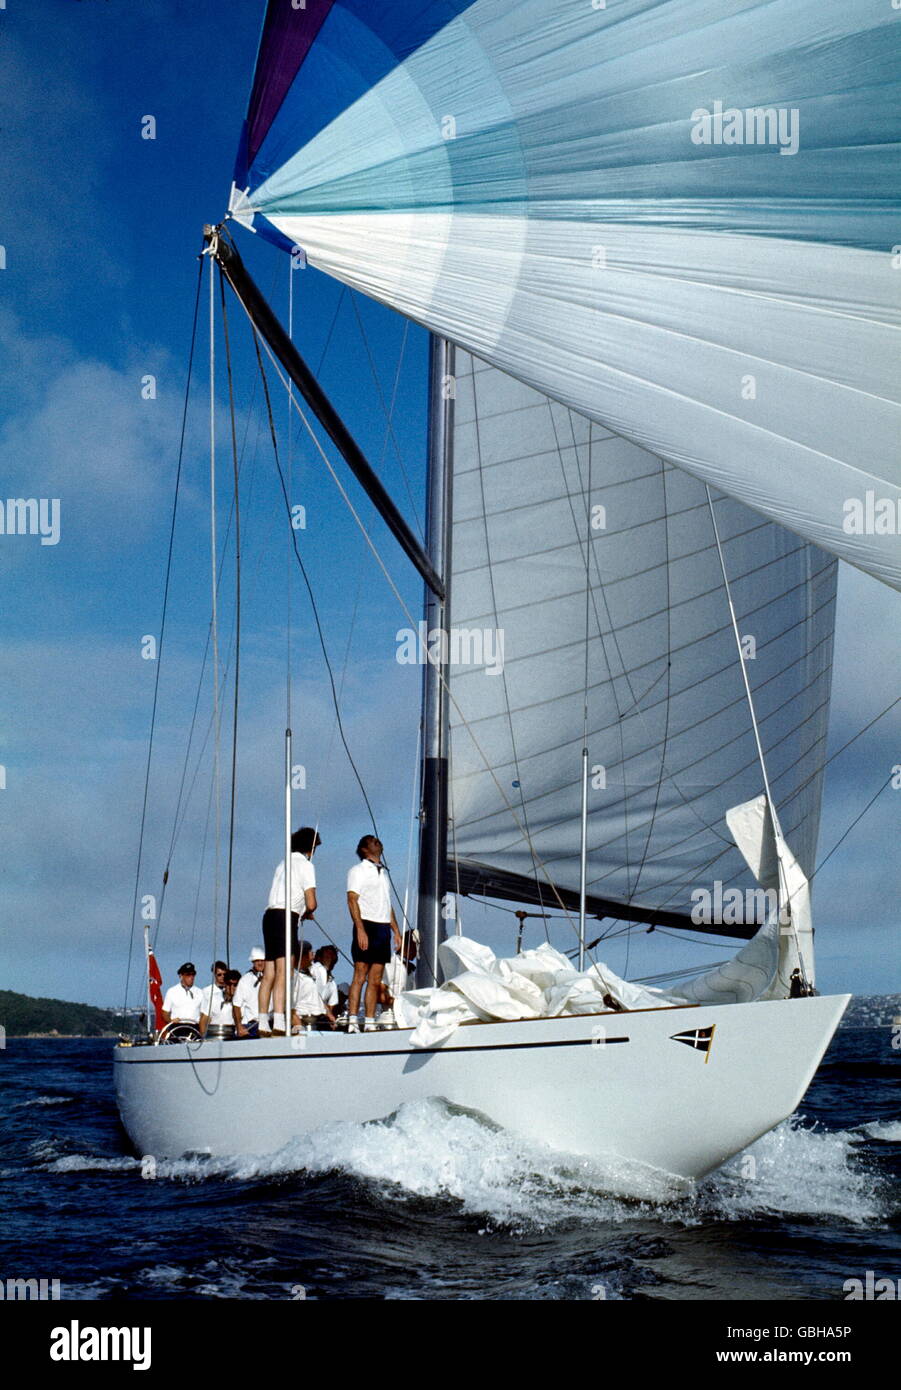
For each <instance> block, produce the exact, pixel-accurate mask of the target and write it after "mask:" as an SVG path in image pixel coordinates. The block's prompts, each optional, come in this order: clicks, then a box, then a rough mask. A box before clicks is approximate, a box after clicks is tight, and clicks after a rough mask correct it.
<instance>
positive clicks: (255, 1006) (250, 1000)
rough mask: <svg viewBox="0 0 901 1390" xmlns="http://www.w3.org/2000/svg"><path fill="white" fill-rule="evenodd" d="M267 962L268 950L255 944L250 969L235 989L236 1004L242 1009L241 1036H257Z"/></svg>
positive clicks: (251, 954) (239, 1029)
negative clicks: (262, 984) (261, 989)
mask: <svg viewBox="0 0 901 1390" xmlns="http://www.w3.org/2000/svg"><path fill="white" fill-rule="evenodd" d="M265 964H266V952H265V951H264V950H263V948H262V946H254V948H253V950H252V951H251V953H250V969H249V970H245V972H244V974H243V975H242V976H241V979H240V981H239V982H238V988H237V989H236V990H235V998H234V1004H235V1008H236V1009H240V1011H241V1020H240V1022H239V1024H238V1037H239V1038H255V1037H256V1036H257V1026H258V1024H259V1018H260V982H261V981H262V978H263V969H264V967H265Z"/></svg>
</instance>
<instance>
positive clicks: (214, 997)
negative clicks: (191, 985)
mask: <svg viewBox="0 0 901 1390" xmlns="http://www.w3.org/2000/svg"><path fill="white" fill-rule="evenodd" d="M221 1003H222V990H221V989H220V987H219V985H207V987H206V989H202V990H201V991H200V1012H201V1013H202V1014H206V1016H207V1018H208V1019H209V1020H210V1023H218V1022H219V1019H214V1018H213V1013H214V1011H215V1010H216V1009H217V1008H218V1007H219V1005H220V1004H221ZM231 1021H232V1020H231V1015H229V1018H228V1022H229V1023H231Z"/></svg>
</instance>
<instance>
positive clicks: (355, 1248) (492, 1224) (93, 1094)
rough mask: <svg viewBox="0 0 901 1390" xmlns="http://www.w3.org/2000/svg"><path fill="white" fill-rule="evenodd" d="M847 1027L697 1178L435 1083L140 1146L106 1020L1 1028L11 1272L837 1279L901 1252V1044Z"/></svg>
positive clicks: (147, 1287)
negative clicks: (148, 1167)
mask: <svg viewBox="0 0 901 1390" xmlns="http://www.w3.org/2000/svg"><path fill="white" fill-rule="evenodd" d="M891 1043H892V1034H891V1030H890V1029H889V1028H881V1029H875V1028H874V1029H842V1030H841V1031H840V1032H839V1033H838V1034H837V1036H836V1038H835V1041H834V1042H833V1044H832V1047H831V1048H830V1051H829V1053H828V1054H827V1056H826V1058H825V1059H824V1062H823V1065H822V1066H821V1068H820V1070H819V1073H818V1074H817V1076H816V1078H815V1080H814V1082H813V1084H812V1086H811V1088H810V1091H809V1092H808V1095H807V1097H806V1099H805V1101H804V1104H803V1106H802V1108H801V1110H800V1111H799V1113H798V1114H797V1115H795V1116H794V1117H793V1118H792V1119H791V1120H790V1121H788V1122H786V1123H784V1124H783V1125H781V1126H780V1127H779V1129H777V1130H775V1131H774V1132H773V1133H772V1134H770V1135H767V1136H766V1137H765V1138H763V1139H761V1140H759V1141H758V1142H757V1143H756V1144H755V1145H753V1147H752V1148H751V1149H749V1150H748V1151H747V1152H746V1153H745V1154H744V1155H741V1156H739V1157H738V1158H736V1159H734V1160H733V1161H732V1162H731V1163H729V1164H728V1165H727V1166H726V1167H725V1168H724V1169H722V1170H720V1171H719V1172H718V1173H716V1174H715V1175H712V1176H710V1177H708V1178H707V1179H705V1180H704V1181H702V1182H701V1183H699V1184H698V1185H697V1187H696V1188H695V1189H694V1190H693V1191H691V1192H689V1193H688V1194H687V1195H683V1196H679V1197H676V1198H673V1197H669V1198H660V1197H659V1196H657V1197H655V1196H654V1195H653V1194H647V1195H643V1194H642V1193H641V1191H640V1190H638V1191H637V1192H633V1194H632V1195H630V1196H623V1194H622V1190H621V1189H620V1190H617V1191H613V1190H611V1189H610V1186H609V1184H608V1183H607V1182H606V1181H605V1179H604V1176H603V1174H602V1173H601V1172H600V1171H598V1172H597V1173H594V1172H593V1171H592V1170H591V1168H590V1167H586V1165H585V1163H584V1162H583V1161H574V1160H567V1158H566V1156H565V1155H559V1156H555V1155H551V1154H549V1151H547V1150H545V1149H538V1148H536V1147H533V1146H532V1145H531V1144H529V1143H526V1142H524V1141H523V1140H521V1139H520V1138H518V1136H516V1135H514V1134H511V1133H508V1132H505V1131H503V1130H498V1129H497V1128H495V1127H493V1126H491V1125H489V1124H487V1123H483V1122H481V1121H480V1120H479V1119H478V1118H477V1117H475V1116H473V1115H472V1114H471V1113H468V1112H461V1111H457V1110H454V1109H452V1108H451V1107H449V1106H447V1105H445V1104H443V1103H441V1102H438V1101H430V1102H423V1103H418V1104H413V1105H408V1106H405V1107H403V1108H402V1109H401V1110H400V1111H398V1112H397V1114H396V1115H395V1116H394V1117H393V1118H392V1119H391V1120H390V1121H387V1122H381V1123H378V1124H369V1125H355V1124H348V1125H341V1126H335V1127H330V1128H329V1129H327V1130H324V1131H322V1132H321V1133H319V1134H315V1135H311V1136H308V1137H306V1138H304V1139H303V1140H298V1141H297V1143H296V1144H295V1145H294V1146H292V1148H291V1151H290V1153H286V1154H285V1155H283V1156H279V1157H278V1158H276V1159H275V1160H273V1159H272V1158H271V1157H270V1158H267V1159H265V1160H261V1161H260V1162H259V1163H258V1164H257V1163H254V1162H253V1161H252V1160H247V1159H243V1160H241V1161H240V1162H238V1161H226V1160H211V1161H210V1160H200V1159H191V1160H182V1161H171V1162H162V1163H160V1164H159V1165H158V1167H157V1169H156V1175H155V1176H153V1177H144V1176H142V1165H141V1162H140V1159H139V1158H136V1157H135V1156H134V1155H133V1154H132V1153H131V1151H130V1149H129V1145H128V1141H127V1139H126V1137H125V1134H124V1132H123V1130H122V1129H121V1127H120V1124H119V1120H118V1115H117V1111H116V1106H115V1102H114V1099H113V1094H112V1066H111V1043H110V1042H109V1041H94V1040H87V1039H85V1040H44V1039H25V1040H22V1039H15V1038H11V1039H9V1040H8V1042H7V1047H6V1049H5V1051H2V1052H0V1077H2V1087H0V1107H2V1124H0V1192H2V1199H3V1210H4V1213H5V1215H4V1222H3V1229H2V1237H0V1280H2V1279H5V1278H7V1277H20V1278H21V1277H31V1278H46V1279H58V1280H59V1281H60V1294H61V1297H62V1298H63V1299H67V1298H71V1299H113V1298H114V1299H122V1298H126V1299H155V1300H160V1299H207V1300H212V1299H227V1298H247V1299H270V1300H271V1299H292V1298H298V1297H305V1298H307V1299H319V1300H324V1299H331V1300H334V1299H343V1298H373V1297H374V1298H380V1299H402V1300H407V1299H417V1300H420V1299H455V1300H459V1299H549V1300H567V1301H569V1300H586V1299H598V1298H607V1299H619V1300H633V1299H639V1300H726V1299H743V1300H752V1299H754V1300H789V1301H791V1300H827V1301H840V1300H842V1299H844V1298H845V1291H844V1289H843V1284H844V1282H845V1280H847V1279H851V1278H859V1279H861V1280H864V1279H865V1277H866V1272H867V1270H870V1271H873V1274H874V1276H875V1277H876V1278H880V1277H886V1276H888V1277H892V1278H895V1279H897V1278H898V1277H899V1276H901V1241H899V1233H901V1199H899V1191H901V1188H899V1183H898V1178H899V1175H901V1088H899V1079H901V1052H899V1051H897V1050H893V1049H892V1045H891Z"/></svg>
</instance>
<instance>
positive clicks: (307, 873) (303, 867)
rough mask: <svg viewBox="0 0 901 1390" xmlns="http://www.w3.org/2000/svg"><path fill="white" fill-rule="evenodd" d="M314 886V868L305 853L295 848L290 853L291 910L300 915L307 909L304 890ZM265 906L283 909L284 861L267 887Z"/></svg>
mask: <svg viewBox="0 0 901 1390" xmlns="http://www.w3.org/2000/svg"><path fill="white" fill-rule="evenodd" d="M315 887H316V870H315V869H314V868H313V865H312V864H311V863H310V861H309V859H308V858H307V856H306V855H305V854H301V853H300V852H299V851H298V850H295V851H294V853H293V854H292V855H291V911H292V912H297V913H299V914H300V916H301V917H302V916H303V914H304V913H305V912H306V910H307V903H306V897H305V894H306V891H307V889H308V888H315ZM266 905H267V907H280V908H281V909H282V911H283V912H284V910H285V861H284V859H283V860H282V862H281V863H280V864H279V866H278V868H277V869H276V871H275V877H274V878H273V880H272V887H271V888H270V889H269V902H268V903H267V904H266Z"/></svg>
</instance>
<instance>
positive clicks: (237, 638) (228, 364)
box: [219, 266, 241, 960]
mask: <svg viewBox="0 0 901 1390" xmlns="http://www.w3.org/2000/svg"><path fill="white" fill-rule="evenodd" d="M219 299H220V303H221V307H222V334H223V340H224V345H225V369H226V375H227V378H228V409H229V421H230V425H231V443H232V473H233V478H234V518H235V619H234V622H235V628H234V644H235V645H234V652H235V680H234V704H233V708H232V766H231V788H230V793H229V803H230V804H229V817H228V870H227V880H226V882H227V895H226V902H225V959H226V960H231V922H232V874H233V868H234V858H235V799H236V795H237V772H238V695H239V690H240V677H241V500H240V491H239V487H238V482H239V478H240V468H239V464H238V436H237V431H236V427H235V389H234V380H233V378H232V359H231V344H230V342H229V336H228V312H227V310H226V306H225V276H224V275H223V273H222V268H221V266H220V267H219ZM223 559H224V552H223Z"/></svg>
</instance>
